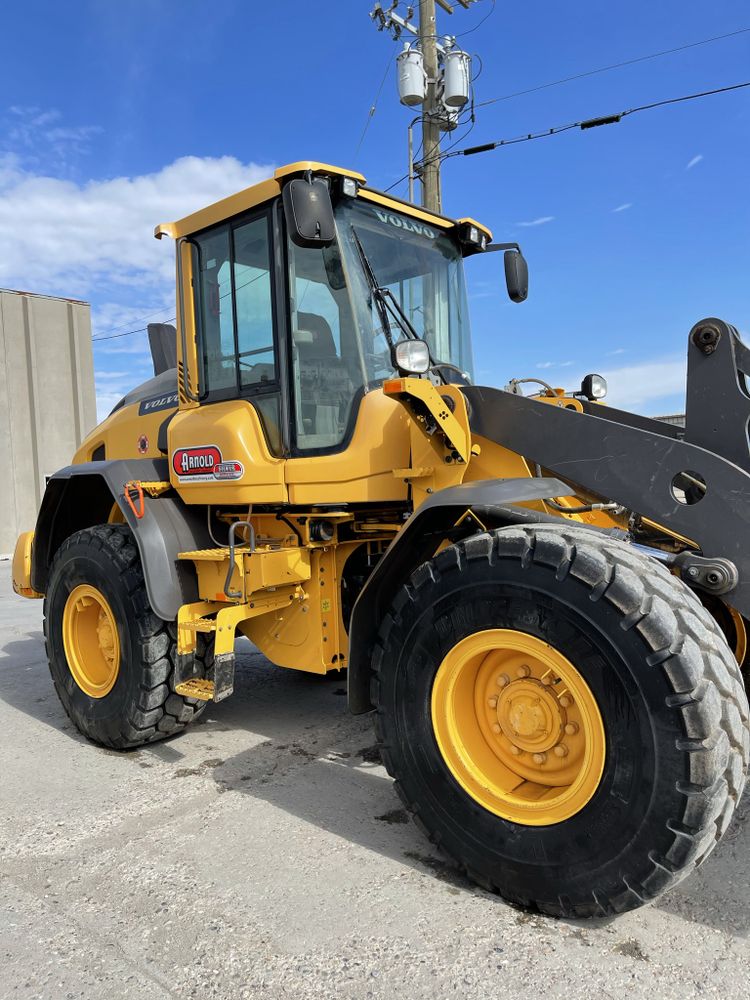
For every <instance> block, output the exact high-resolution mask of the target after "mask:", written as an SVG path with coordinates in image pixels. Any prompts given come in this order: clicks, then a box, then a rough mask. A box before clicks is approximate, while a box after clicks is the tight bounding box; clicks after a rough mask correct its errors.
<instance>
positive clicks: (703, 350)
mask: <svg viewBox="0 0 750 1000" xmlns="http://www.w3.org/2000/svg"><path fill="white" fill-rule="evenodd" d="M688 358H689V363H688V384H687V414H688V420H687V429H686V432H685V435H684V437H679V436H677V435H678V433H679V431H677V432H676V431H675V428H673V427H670V426H669V425H666V424H663V423H661V422H659V421H658V420H649V419H648V418H645V417H635V416H633V415H630V414H626V413H621V412H618V411H613V410H610V409H609V408H608V407H601V406H595V405H588V406H586V408H585V412H583V413H581V412H578V411H577V410H573V409H568V408H567V407H565V406H564V405H560V406H549V405H540V404H539V402H538V401H536V400H534V399H531V398H528V397H524V396H519V395H515V394H513V393H509V392H504V391H502V390H499V389H490V388H483V387H478V386H471V387H467V388H465V389H464V393H465V395H466V398H467V399H468V401H469V404H470V411H471V427H472V431H473V433H474V434H475V435H477V436H478V437H479V438H486V439H489V440H491V441H495V442H497V443H498V444H501V445H503V446H504V447H506V448H509V449H511V450H512V451H515V452H517V453H519V454H521V455H523V456H524V457H525V458H526V459H527V460H529V461H531V462H533V463H536V464H538V465H540V466H542V467H543V468H544V469H545V470H547V471H548V472H550V473H554V474H556V475H559V476H560V477H561V478H563V479H565V480H566V481H567V482H570V483H574V484H576V485H578V486H579V487H581V488H583V489H584V490H586V491H589V492H592V493H595V494H597V495H599V496H602V497H605V498H607V499H611V500H614V501H617V502H618V503H621V504H623V505H624V506H625V507H627V508H628V509H629V510H632V511H634V512H636V513H638V514H640V515H642V516H643V517H646V518H649V519H650V520H652V521H655V522H657V524H659V525H661V526H663V527H664V528H666V529H668V531H670V532H673V533H675V534H677V535H681V536H683V537H685V538H687V539H690V540H692V541H694V542H695V544H696V546H697V547H698V548H700V550H701V552H702V554H703V555H704V556H709V557H716V558H723V559H729V560H731V562H732V563H734V565H735V566H736V568H737V573H738V580H737V583H736V585H735V586H734V587H733V588H732V589H731V590H728V591H727V592H726V593H724V594H723V595H722V596H723V598H724V599H725V600H726V601H727V602H728V603H729V604H731V605H732V606H733V607H735V608H736V609H737V610H738V611H740V612H741V613H742V614H743V615H745V616H746V617H750V545H749V544H748V543H749V542H750V445H749V444H748V434H747V426H748V419H749V418H750V397H748V395H747V393H746V391H745V390H744V373H745V370H746V369H750V352H748V350H747V348H746V347H745V346H744V344H742V342H741V341H740V339H739V336H738V335H737V332H736V330H734V329H733V328H732V327H730V326H729V325H728V324H726V323H724V322H722V321H721V320H715V319H710V320H703V321H701V322H700V323H698V324H696V326H695V327H694V328H693V330H692V331H691V334H690V341H689V347H688ZM684 473H687V474H688V475H690V476H693V477H695V476H696V475H697V477H699V480H700V479H702V480H704V481H705V490H701V491H700V492H699V493H698V494H697V495H695V496H692V497H690V498H688V499H689V500H691V501H692V502H687V503H686V502H682V500H684V499H685V498H684V497H682V498H681V497H680V493H679V491H678V490H676V489H675V485H674V483H675V479H676V478H678V481H679V477H680V476H681V475H682V474H684Z"/></svg>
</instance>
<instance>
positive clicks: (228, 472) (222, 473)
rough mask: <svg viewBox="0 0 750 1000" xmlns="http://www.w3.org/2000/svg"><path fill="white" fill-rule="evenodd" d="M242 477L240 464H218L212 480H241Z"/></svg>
mask: <svg viewBox="0 0 750 1000" xmlns="http://www.w3.org/2000/svg"><path fill="white" fill-rule="evenodd" d="M244 475H245V466H244V465H243V464H242V462H219V464H218V465H217V466H216V468H215V469H214V479H242V477H243V476H244Z"/></svg>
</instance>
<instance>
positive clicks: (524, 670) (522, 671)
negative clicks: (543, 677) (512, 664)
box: [516, 663, 531, 677]
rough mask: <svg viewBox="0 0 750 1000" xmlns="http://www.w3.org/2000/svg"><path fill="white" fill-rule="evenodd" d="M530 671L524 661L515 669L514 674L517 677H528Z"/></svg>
mask: <svg viewBox="0 0 750 1000" xmlns="http://www.w3.org/2000/svg"><path fill="white" fill-rule="evenodd" d="M530 673H531V671H530V670H529V668H528V667H527V666H526V664H525V663H524V664H522V665H521V666H520V667H519V668H518V670H516V676H517V677H528V676H529V674H530Z"/></svg>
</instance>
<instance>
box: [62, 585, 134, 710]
mask: <svg viewBox="0 0 750 1000" xmlns="http://www.w3.org/2000/svg"><path fill="white" fill-rule="evenodd" d="M62 633H63V647H64V649H65V659H66V660H67V662H68V668H69V670H70V672H71V674H72V675H73V680H74V681H75V682H76V684H77V685H78V687H79V688H80V689H81V690H82V691H83V692H84V694H87V695H88V696H89V697H90V698H104V697H105V695H107V694H109V692H110V691H111V690H112V688H113V687H114V685H115V681H116V680H117V676H118V674H119V672H120V636H119V633H118V631H117V621H116V619H115V616H114V615H113V613H112V609H111V607H110V606H109V602H108V601H107V599H106V597H105V596H104V594H102V593H101V591H100V590H97V588H96V587H93V586H91V585H90V584H87V583H83V584H80V585H79V586H77V587H74V588H73V590H71V592H70V594H69V595H68V599H67V601H66V602H65V607H64V609H63V616H62Z"/></svg>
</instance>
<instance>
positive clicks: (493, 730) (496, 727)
mask: <svg viewBox="0 0 750 1000" xmlns="http://www.w3.org/2000/svg"><path fill="white" fill-rule="evenodd" d="M492 732H493V733H499V732H500V726H498V724H497V723H495V725H494V726H493V727H492Z"/></svg>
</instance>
